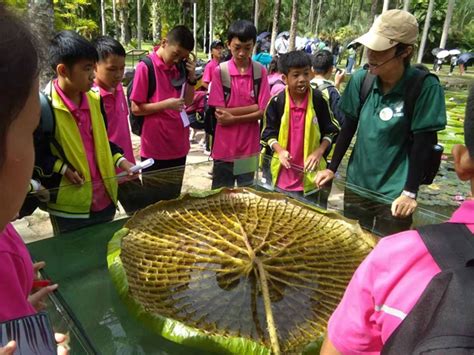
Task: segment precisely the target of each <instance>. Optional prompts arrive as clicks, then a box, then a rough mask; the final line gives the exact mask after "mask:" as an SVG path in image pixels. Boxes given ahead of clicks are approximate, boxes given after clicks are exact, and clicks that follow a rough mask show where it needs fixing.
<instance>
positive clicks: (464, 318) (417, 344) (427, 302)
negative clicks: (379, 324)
mask: <svg viewBox="0 0 474 355" xmlns="http://www.w3.org/2000/svg"><path fill="white" fill-rule="evenodd" d="M418 232H419V233H420V235H421V238H422V239H423V242H424V243H425V245H426V247H427V249H428V251H429V252H430V254H431V255H432V257H433V259H434V260H435V261H436V263H437V264H438V266H439V267H440V269H441V272H440V273H439V274H437V275H436V276H435V277H433V279H432V280H431V281H430V283H429V284H428V286H427V287H426V289H425V290H424V292H423V294H422V295H421V297H420V298H419V300H418V302H417V303H416V305H415V306H414V308H413V309H412V310H411V312H410V313H408V315H407V317H406V318H405V319H404V321H403V322H402V323H401V324H400V325H399V326H398V328H397V329H396V330H395V331H394V332H393V333H392V335H391V336H390V337H389V338H388V340H387V342H386V343H385V345H384V347H383V349H382V354H383V355H385V354H394V355H395V354H397V355H398V354H417V355H418V354H430V355H454V354H456V355H457V354H459V355H461V354H466V355H467V354H474V236H473V235H472V233H471V232H470V230H469V229H468V228H467V227H466V225H464V224H456V223H444V224H435V225H429V226H423V227H420V228H418Z"/></svg>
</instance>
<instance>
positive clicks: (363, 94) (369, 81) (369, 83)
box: [358, 70, 377, 115]
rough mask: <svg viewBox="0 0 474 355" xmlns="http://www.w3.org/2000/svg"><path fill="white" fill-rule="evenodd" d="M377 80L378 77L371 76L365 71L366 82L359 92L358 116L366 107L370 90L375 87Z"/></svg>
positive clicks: (363, 82) (364, 81)
mask: <svg viewBox="0 0 474 355" xmlns="http://www.w3.org/2000/svg"><path fill="white" fill-rule="evenodd" d="M375 78H377V76H376V75H373V74H370V73H369V71H368V70H366V71H365V76H364V80H363V81H362V84H361V86H360V91H359V112H358V115H359V114H360V111H361V110H362V107H364V104H365V101H366V100H367V97H368V96H369V93H370V90H371V89H372V87H373V86H374V82H375Z"/></svg>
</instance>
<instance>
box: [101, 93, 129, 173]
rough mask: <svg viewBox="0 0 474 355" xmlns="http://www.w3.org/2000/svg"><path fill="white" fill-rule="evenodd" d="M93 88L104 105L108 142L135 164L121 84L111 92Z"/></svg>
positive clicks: (125, 100) (118, 169)
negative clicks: (116, 146)
mask: <svg viewBox="0 0 474 355" xmlns="http://www.w3.org/2000/svg"><path fill="white" fill-rule="evenodd" d="M95 86H96V87H97V88H98V89H99V92H100V96H101V97H102V101H103V103H104V108H105V114H106V115H107V134H108V136H109V140H110V141H111V142H113V143H115V144H116V145H118V146H119V147H120V148H121V149H122V150H123V155H124V157H125V159H127V160H128V161H129V162H131V163H133V164H135V157H134V156H133V147H132V139H131V137H130V126H129V124H128V105H127V99H126V98H125V94H124V92H123V87H122V84H118V86H117V87H116V88H115V90H113V91H112V92H111V91H108V90H106V89H104V88H102V87H101V86H100V85H98V84H96V85H95ZM121 171H122V169H120V168H117V173H119V172H121Z"/></svg>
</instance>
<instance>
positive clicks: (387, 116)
mask: <svg viewBox="0 0 474 355" xmlns="http://www.w3.org/2000/svg"><path fill="white" fill-rule="evenodd" d="M379 117H380V119H381V120H382V121H390V120H391V119H392V117H393V111H392V109H391V108H390V107H385V108H384V109H382V110H381V111H380V113H379Z"/></svg>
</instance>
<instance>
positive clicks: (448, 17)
mask: <svg viewBox="0 0 474 355" xmlns="http://www.w3.org/2000/svg"><path fill="white" fill-rule="evenodd" d="M453 10H454V0H449V2H448V10H447V11H446V19H445V20H444V26H443V34H442V35H441V41H440V42H439V48H445V47H446V41H447V40H448V32H449V26H450V24H451V18H452V17H453Z"/></svg>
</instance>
